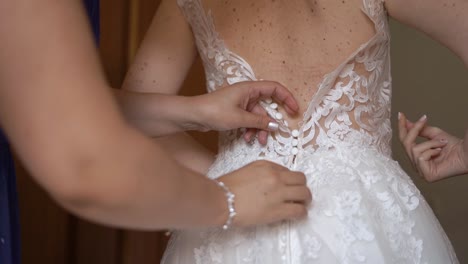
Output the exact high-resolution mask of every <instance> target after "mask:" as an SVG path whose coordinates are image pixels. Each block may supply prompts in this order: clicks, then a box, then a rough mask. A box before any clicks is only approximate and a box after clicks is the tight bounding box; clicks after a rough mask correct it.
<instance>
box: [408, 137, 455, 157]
mask: <svg viewBox="0 0 468 264" xmlns="http://www.w3.org/2000/svg"><path fill="white" fill-rule="evenodd" d="M447 143H448V141H447V140H445V139H440V140H437V139H434V140H429V141H426V142H423V143H421V144H417V145H415V146H413V148H412V149H411V153H412V155H413V157H414V158H415V161H417V160H418V159H419V158H420V157H421V155H422V153H425V152H426V151H428V150H431V149H437V148H443V147H445V146H446V145H447Z"/></svg>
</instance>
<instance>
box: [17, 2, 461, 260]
mask: <svg viewBox="0 0 468 264" xmlns="http://www.w3.org/2000/svg"><path fill="white" fill-rule="evenodd" d="M159 2H160V1H159V0H101V8H100V9H101V11H100V12H101V39H100V53H101V57H102V60H103V66H104V68H105V71H106V73H107V76H108V79H109V81H110V83H111V84H112V86H113V87H120V86H121V84H122V81H123V78H124V76H125V72H126V69H127V67H128V66H129V63H130V62H131V61H132V58H133V56H134V54H135V52H136V49H137V48H138V45H139V43H140V41H141V40H142V38H143V36H144V33H145V31H146V29H147V27H148V25H149V23H150V22H151V19H152V17H153V15H154V12H155V10H156V9H157V8H158V5H159ZM391 29H392V59H393V61H392V71H393V106H392V107H393V110H392V113H393V120H392V122H393V127H394V128H396V116H397V112H398V111H401V112H404V113H406V114H407V116H408V117H409V118H411V119H412V120H416V119H418V118H419V117H420V116H422V115H423V114H427V116H428V120H429V123H430V124H432V125H436V126H439V127H441V128H444V129H446V130H447V131H449V132H451V133H453V134H455V135H458V136H459V137H461V136H462V135H463V133H464V130H465V129H466V128H468V71H467V70H466V69H465V67H464V65H463V64H462V62H461V61H460V60H459V59H458V58H456V57H454V56H453V54H451V52H450V51H448V50H447V49H445V48H444V47H441V46H440V45H438V44H437V43H434V42H433V41H431V40H429V39H428V38H427V37H425V36H423V35H421V34H420V33H418V32H415V31H414V30H412V29H410V28H407V27H405V26H403V25H400V24H398V23H396V22H395V21H391ZM189 86H190V87H191V89H188V87H189ZM193 87H197V89H198V90H197V91H193ZM204 87H205V85H204V76H203V71H202V69H201V64H200V62H199V61H198V62H197V63H196V64H195V65H194V67H193V70H192V72H191V73H190V75H189V77H188V78H187V80H186V85H185V88H184V89H183V93H184V94H186V95H191V94H197V93H203V92H204ZM395 132H396V131H395ZM193 135H194V137H196V138H197V139H198V140H200V141H201V142H202V143H203V144H205V145H207V146H208V147H209V148H211V149H213V150H215V149H216V133H194V134H193ZM393 150H394V157H395V159H396V160H398V161H399V162H400V164H401V165H402V166H403V168H405V170H406V171H408V172H409V173H410V175H411V176H412V178H413V179H414V181H415V182H416V184H417V185H418V187H419V188H420V189H421V191H422V192H423V194H424V196H425V197H426V199H427V200H428V202H429V204H430V205H431V206H432V208H433V210H434V211H435V213H436V215H437V216H438V218H439V220H440V222H441V224H442V226H443V227H444V229H445V231H446V232H447V234H448V236H449V238H450V239H451V241H452V243H453V245H454V247H455V250H456V252H457V255H458V257H459V260H460V262H461V263H468V250H467V249H468V175H467V176H465V177H458V178H453V179H449V180H446V181H444V182H440V183H432V184H428V183H425V182H424V181H422V180H420V179H419V178H418V176H417V174H416V173H415V172H414V171H413V170H412V168H411V166H410V164H409V163H408V161H407V160H406V158H405V155H404V152H403V150H402V148H401V147H400V145H399V143H398V141H397V136H396V133H394V140H393ZM17 167H18V185H19V186H18V188H19V196H20V208H21V225H22V245H23V252H22V257H23V263H24V264H33V263H38V262H39V263H48V264H62V263H67V264H130V263H138V264H146V263H148V264H149V263H151V264H155V263H159V261H160V258H161V256H162V253H163V252H164V248H165V245H166V242H167V237H166V236H165V235H164V232H134V231H122V230H119V229H112V228H107V227H102V226H98V225H95V224H92V223H89V222H86V221H83V220H80V219H77V218H75V217H74V216H72V215H70V214H68V213H66V212H65V211H64V210H62V209H61V208H59V207H58V206H57V205H56V204H55V203H54V202H53V201H52V200H51V199H50V198H49V197H48V196H47V195H46V194H45V193H44V192H43V191H42V190H41V189H39V187H38V186H37V185H36V184H35V183H34V182H33V181H32V180H31V178H30V177H29V176H28V174H27V173H26V172H25V171H24V170H23V169H22V167H21V165H20V164H18V165H17ZM416 224H417V223H416Z"/></svg>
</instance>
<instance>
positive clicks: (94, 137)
mask: <svg viewBox="0 0 468 264" xmlns="http://www.w3.org/2000/svg"><path fill="white" fill-rule="evenodd" d="M80 9H81V6H80V4H79V1H56V0H44V1H40V2H38V1H32V0H15V1H2V2H0V36H5V37H4V38H2V41H0V121H1V124H2V128H3V129H4V130H5V132H6V133H7V135H8V137H9V139H10V140H11V142H12V145H13V147H14V148H15V150H16V152H17V153H18V155H19V157H20V158H21V160H22V161H23V163H24V164H25V165H26V167H27V168H28V169H29V170H30V171H31V172H32V175H33V177H34V178H35V180H36V181H37V182H39V184H40V185H41V186H43V187H44V188H45V189H46V190H47V191H49V193H51V195H52V196H54V197H55V198H56V199H57V200H58V202H59V203H61V204H63V205H64V206H66V207H67V208H68V209H70V210H72V211H74V212H76V213H77V214H79V215H81V216H84V217H87V218H89V219H92V220H95V221H99V222H102V223H107V224H114V225H119V226H125V227H133V228H145V229H148V228H151V229H156V228H168V227H188V226H191V227H196V226H209V225H213V224H215V223H216V222H217V219H219V216H220V215H221V214H222V213H223V209H222V208H221V205H219V204H217V203H223V202H225V199H224V197H223V195H224V194H223V191H222V190H220V189H217V187H216V186H215V184H214V183H212V182H211V181H209V180H207V179H205V178H203V177H202V176H201V175H199V174H196V173H193V172H191V171H189V170H187V169H182V168H181V167H180V166H179V164H178V163H177V162H176V161H174V160H172V159H170V158H168V157H167V155H166V154H165V152H163V151H162V150H161V148H160V147H158V146H157V145H156V144H155V143H153V142H152V141H151V140H150V139H146V138H145V137H144V136H142V135H140V134H139V133H137V132H136V131H134V130H133V129H131V128H129V127H128V126H127V125H125V124H124V121H123V119H122V118H121V116H120V115H119V109H118V107H117V105H116V103H115V101H114V100H113V98H112V96H111V93H110V89H109V87H108V85H107V84H106V81H105V78H104V76H103V74H102V70H101V69H100V67H99V62H98V57H97V53H96V49H95V47H94V42H93V41H92V38H91V34H90V32H89V29H87V28H86V22H85V21H86V17H85V15H84V12H83V10H80ZM80 11H81V12H80ZM30 21H34V23H30ZM222 206H224V207H225V204H224V205H222ZM224 210H225V208H224Z"/></svg>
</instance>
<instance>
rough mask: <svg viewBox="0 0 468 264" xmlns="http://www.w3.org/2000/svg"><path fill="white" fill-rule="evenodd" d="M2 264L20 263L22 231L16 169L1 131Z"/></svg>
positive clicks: (0, 224) (0, 218)
mask: <svg viewBox="0 0 468 264" xmlns="http://www.w3.org/2000/svg"><path fill="white" fill-rule="evenodd" d="M0 263H1V264H19V263H20V229H19V217H18V200H17V195H16V179H15V167H14V163H13V160H12V158H11V153H10V147H9V145H8V143H7V141H6V139H5V137H4V135H3V133H2V132H1V131H0Z"/></svg>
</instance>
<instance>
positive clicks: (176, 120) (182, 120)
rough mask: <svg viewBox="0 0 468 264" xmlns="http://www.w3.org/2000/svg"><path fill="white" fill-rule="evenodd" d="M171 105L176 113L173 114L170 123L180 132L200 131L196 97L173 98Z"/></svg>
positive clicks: (200, 118) (198, 105)
mask: <svg viewBox="0 0 468 264" xmlns="http://www.w3.org/2000/svg"><path fill="white" fill-rule="evenodd" d="M173 104H174V105H176V106H177V107H174V108H175V109H176V111H174V112H173V116H172V122H173V125H174V126H177V127H178V130H180V131H193V130H197V131H201V130H203V129H202V126H201V123H200V120H203V117H201V112H202V111H201V110H200V109H199V108H200V104H199V103H198V102H197V98H196V96H174V101H173Z"/></svg>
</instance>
